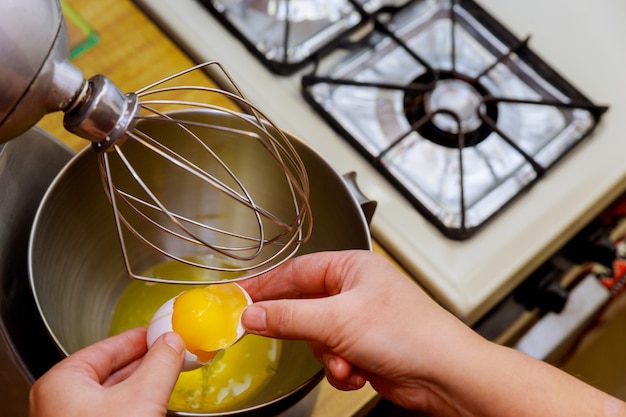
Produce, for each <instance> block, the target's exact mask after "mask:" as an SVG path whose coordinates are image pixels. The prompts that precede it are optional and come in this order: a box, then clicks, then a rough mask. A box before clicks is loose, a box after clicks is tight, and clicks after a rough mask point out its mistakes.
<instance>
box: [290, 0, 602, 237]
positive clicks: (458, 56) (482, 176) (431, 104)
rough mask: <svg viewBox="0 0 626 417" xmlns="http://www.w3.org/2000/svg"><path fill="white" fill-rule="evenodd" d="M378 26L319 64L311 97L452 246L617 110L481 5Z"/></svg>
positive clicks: (456, 5) (406, 12)
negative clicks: (562, 71)
mask: <svg viewBox="0 0 626 417" xmlns="http://www.w3.org/2000/svg"><path fill="white" fill-rule="evenodd" d="M372 23H373V28H374V29H373V30H372V31H371V32H370V33H369V34H368V35H367V36H365V37H364V38H361V39H359V41H358V42H353V43H347V42H344V43H343V47H344V48H346V49H345V50H343V51H342V53H343V56H342V57H341V58H338V59H336V60H334V61H333V60H332V57H328V59H326V60H321V61H318V62H317V66H316V68H315V69H314V70H313V71H312V72H311V73H310V74H308V75H306V76H304V77H303V80H302V86H303V95H304V97H305V99H306V100H307V101H308V102H309V103H310V104H311V105H312V106H313V107H314V108H315V109H316V110H317V111H318V112H319V113H320V114H321V115H322V116H323V117H324V118H325V119H326V120H327V121H328V122H329V123H330V124H331V125H332V126H333V127H334V128H335V129H336V130H337V131H338V132H340V133H341V134H342V135H343V136H345V137H346V138H347V139H348V140H349V141H350V142H351V143H352V144H353V145H354V146H355V147H356V148H357V149H359V150H360V151H361V153H362V154H363V155H364V156H365V157H366V158H367V159H369V160H370V161H371V162H372V164H374V165H375V166H376V167H377V168H378V170H379V171H380V172H381V173H383V174H384V175H385V176H386V177H387V178H388V179H389V181H390V182H392V183H393V184H394V185H395V186H396V187H397V188H398V189H399V190H401V191H402V192H403V194H404V195H405V196H406V197H407V198H408V199H409V201H411V202H412V203H413V205H414V206H415V207H416V208H417V209H419V210H420V211H421V212H422V213H423V214H424V215H425V216H426V217H427V218H428V219H430V220H431V222H432V223H433V224H434V225H435V226H437V227H438V228H439V230H441V231H442V232H443V233H444V234H445V235H446V236H448V237H450V238H453V239H458V240H462V239H466V238H469V237H470V236H472V235H473V234H474V233H475V232H477V231H478V230H480V229H481V228H482V227H483V225H484V224H486V223H487V222H488V221H489V220H490V219H492V218H493V217H494V216H495V215H496V214H498V213H499V212H501V211H502V210H503V209H504V208H505V207H506V206H507V205H509V204H510V203H511V201H513V200H514V199H515V198H516V197H517V196H519V195H520V194H522V193H523V192H524V191H525V190H527V189H528V188H529V187H530V186H532V185H533V184H535V183H536V182H537V181H538V180H539V179H540V178H541V177H542V176H543V175H544V173H545V172H546V170H547V169H548V168H550V167H551V166H553V165H554V164H555V163H556V162H557V161H558V160H560V159H561V158H562V157H563V156H564V155H565V154H567V153H568V152H569V151H570V150H571V149H572V148H573V147H575V146H576V145H577V144H578V143H579V142H580V141H581V140H582V139H583V138H585V137H587V136H588V135H589V133H590V132H591V131H593V129H594V127H595V126H596V124H597V123H598V122H599V120H600V117H601V115H602V114H603V113H604V112H605V111H606V110H607V108H606V107H603V106H597V105H594V104H593V103H592V102H591V101H590V100H589V99H587V98H586V97H585V96H583V94H582V93H580V92H579V91H578V90H577V89H576V88H575V87H574V86H573V85H571V84H570V83H568V82H567V81H566V80H565V79H564V78H563V77H562V76H560V75H559V74H558V73H557V72H556V71H554V70H553V69H552V68H551V67H550V66H549V65H548V64H547V63H546V62H545V61H543V60H542V59H540V58H539V57H538V56H537V55H536V54H535V53H533V51H532V50H531V49H530V48H529V46H528V39H525V40H519V39H517V38H516V37H515V36H514V35H513V34H511V33H510V32H509V31H508V30H507V29H506V28H505V27H504V26H502V25H501V24H499V23H498V22H497V21H496V20H495V19H494V18H493V17H491V16H490V15H489V14H488V13H487V12H486V11H485V10H484V9H482V8H480V7H479V6H478V5H477V4H476V3H475V2H472V1H464V0H459V1H452V2H450V1H413V2H409V3H408V4H406V5H404V6H403V7H399V8H386V9H384V10H382V9H381V11H379V12H377V13H375V14H373V15H372ZM434 44H437V45H442V46H441V47H439V46H433V45H434ZM327 61H332V64H328V62H327ZM358 120H360V121H358Z"/></svg>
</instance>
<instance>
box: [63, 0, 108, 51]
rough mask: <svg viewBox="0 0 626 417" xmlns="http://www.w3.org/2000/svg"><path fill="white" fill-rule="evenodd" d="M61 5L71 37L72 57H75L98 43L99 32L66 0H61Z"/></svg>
mask: <svg viewBox="0 0 626 417" xmlns="http://www.w3.org/2000/svg"><path fill="white" fill-rule="evenodd" d="M61 7H62V8H63V14H64V15H65V21H66V24H67V29H68V32H69V38H70V59H74V58H76V57H77V56H79V55H80V54H82V53H83V52H85V51H87V50H89V49H91V48H92V47H93V46H95V45H96V44H97V43H98V40H99V39H98V34H97V33H96V32H95V31H94V30H93V29H92V28H91V27H90V26H89V25H88V24H87V22H85V20H84V19H83V18H82V17H81V16H80V15H79V14H78V13H77V12H76V10H74V9H73V8H72V7H71V6H70V5H68V4H67V3H66V2H65V1H63V0H61Z"/></svg>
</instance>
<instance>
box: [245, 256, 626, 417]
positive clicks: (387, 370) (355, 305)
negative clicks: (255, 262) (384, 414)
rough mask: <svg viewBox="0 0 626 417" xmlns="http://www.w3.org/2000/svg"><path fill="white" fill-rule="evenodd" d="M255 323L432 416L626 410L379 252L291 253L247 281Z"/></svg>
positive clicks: (338, 373)
mask: <svg viewBox="0 0 626 417" xmlns="http://www.w3.org/2000/svg"><path fill="white" fill-rule="evenodd" d="M242 286H244V287H245V288H246V290H247V291H248V292H249V293H250V295H251V296H252V298H253V300H255V301H256V302H255V304H253V305H252V306H250V307H248V308H247V309H246V310H245V312H244V315H243V318H242V322H243V325H244V327H246V328H247V329H248V331H249V332H251V333H257V334H261V335H265V336H269V337H276V338H286V339H303V340H307V341H309V343H310V345H311V346H312V348H313V351H314V353H315V355H316V356H317V358H318V359H319V360H320V362H321V363H322V364H324V366H325V368H326V373H327V377H328V380H329V381H330V382H331V384H333V385H334V386H335V387H337V388H340V389H357V388H360V387H361V386H363V385H364V384H365V382H366V381H369V382H370V383H371V385H372V387H373V388H374V389H375V390H376V391H378V392H379V393H380V394H381V395H383V396H384V397H386V398H388V399H390V400H391V401H393V402H395V403H397V404H399V405H401V406H403V407H406V408H411V409H418V410H422V411H425V412H427V413H428V414H429V415H433V416H485V417H487V416H489V417H504V416H514V417H526V416H528V417H531V416H532V417H534V416H538V415H549V416H552V417H557V416H558V417H571V416H591V415H594V416H612V417H616V416H620V417H625V416H626V405H625V404H624V403H623V402H621V401H619V400H617V399H615V398H613V397H611V396H609V395H607V394H605V393H603V392H601V391H599V390H597V389H595V388H593V387H591V386H589V385H587V384H584V383H583V382H581V381H580V380H578V379H576V378H574V377H572V376H570V375H567V374H566V373H564V372H562V371H560V370H559V369H557V368H555V367H553V366H550V365H548V364H546V363H544V362H541V361H538V360H535V359H533V358H531V357H528V356H526V355H523V354H521V353H519V352H517V351H514V350H512V349H509V348H506V347H503V346H499V345H496V344H494V343H491V342H488V341H487V340H485V339H483V338H482V337H480V336H479V335H477V334H476V333H475V332H473V331H472V330H471V329H470V328H469V327H467V326H466V325H465V324H464V323H462V322H461V321H460V320H458V319H457V318H456V317H454V316H453V315H451V314H449V313H448V312H447V311H445V310H444V309H443V308H441V307H440V306H439V305H438V304H436V303H435V302H433V301H432V300H431V299H430V298H429V297H428V296H427V295H426V294H425V293H424V292H422V291H421V289H420V288H419V287H418V286H417V285H416V284H415V283H414V282H412V281H411V280H409V279H408V278H407V277H405V276H404V275H403V274H402V273H401V272H400V271H398V270H397V269H396V268H395V267H394V266H393V265H391V264H390V263H389V262H387V261H386V260H385V259H384V258H383V257H382V256H380V255H376V254H374V253H372V252H367V251H344V252H331V253H315V254H310V255H303V256H300V257H297V258H294V259H292V260H290V261H288V262H286V263H285V264H283V265H281V266H279V267H277V268H275V269H274V270H272V271H270V272H269V273H266V274H263V275H261V276H259V277H257V278H252V279H250V280H247V281H245V282H243V283H242Z"/></svg>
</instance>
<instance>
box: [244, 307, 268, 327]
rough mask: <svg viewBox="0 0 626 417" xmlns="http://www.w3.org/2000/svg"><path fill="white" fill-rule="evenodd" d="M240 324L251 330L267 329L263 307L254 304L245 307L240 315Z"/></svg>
mask: <svg viewBox="0 0 626 417" xmlns="http://www.w3.org/2000/svg"><path fill="white" fill-rule="evenodd" d="M241 324H243V327H245V328H246V329H247V330H249V331H251V332H261V331H264V330H266V329H267V317H266V314H265V309H264V308H262V307H258V306H256V305H254V304H252V305H250V306H248V307H246V309H245V310H244V312H243V316H242V317H241Z"/></svg>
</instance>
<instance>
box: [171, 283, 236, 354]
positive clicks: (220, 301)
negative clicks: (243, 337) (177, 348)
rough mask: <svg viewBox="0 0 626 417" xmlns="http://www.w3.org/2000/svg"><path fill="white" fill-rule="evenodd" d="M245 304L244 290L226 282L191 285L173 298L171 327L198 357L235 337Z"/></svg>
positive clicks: (221, 347) (209, 352)
mask: <svg viewBox="0 0 626 417" xmlns="http://www.w3.org/2000/svg"><path fill="white" fill-rule="evenodd" d="M247 305H248V302H247V299H246V296H245V295H244V293H243V290H242V289H241V288H240V287H239V286H238V285H236V284H233V283H225V284H215V285H209V286H208V287H204V288H194V289H192V290H189V291H185V292H183V293H182V294H181V295H179V296H178V297H177V298H176V300H175V301H174V309H173V312H172V329H173V330H174V331H175V332H176V333H178V334H179V335H180V336H181V337H182V338H183V340H184V341H185V346H186V348H187V350H188V351H189V352H191V353H193V354H194V355H196V356H197V357H198V358H199V359H200V360H202V361H207V360H209V359H211V356H212V355H213V352H214V351H216V350H219V349H223V348H225V347H227V346H230V345H231V344H232V343H233V342H235V341H236V340H237V328H238V326H239V320H240V318H241V314H242V313H243V310H244V309H245V308H246V306H247Z"/></svg>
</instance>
